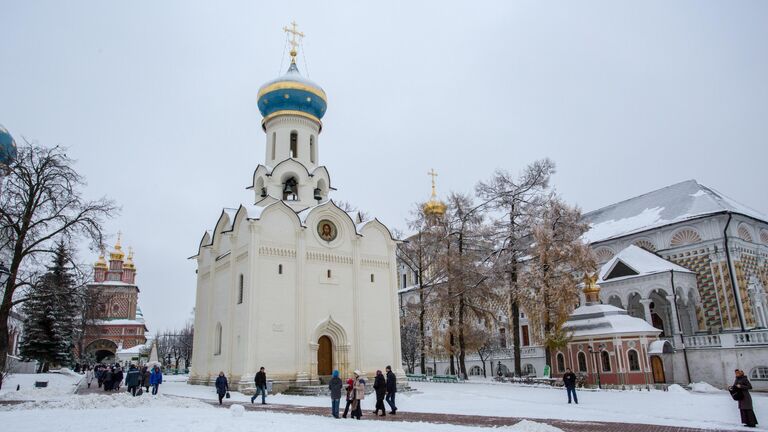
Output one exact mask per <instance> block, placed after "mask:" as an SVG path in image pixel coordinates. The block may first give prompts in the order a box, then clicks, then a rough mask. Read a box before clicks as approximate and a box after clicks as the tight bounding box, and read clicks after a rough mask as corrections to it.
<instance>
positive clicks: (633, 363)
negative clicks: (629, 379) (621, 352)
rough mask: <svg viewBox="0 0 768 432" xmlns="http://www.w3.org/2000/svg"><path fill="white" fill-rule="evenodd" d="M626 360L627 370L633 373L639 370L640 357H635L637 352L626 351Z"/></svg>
mask: <svg viewBox="0 0 768 432" xmlns="http://www.w3.org/2000/svg"><path fill="white" fill-rule="evenodd" d="M627 360H628V361H629V370H631V371H634V372H637V371H639V370H640V357H639V356H638V355H637V351H635V350H629V351H627Z"/></svg>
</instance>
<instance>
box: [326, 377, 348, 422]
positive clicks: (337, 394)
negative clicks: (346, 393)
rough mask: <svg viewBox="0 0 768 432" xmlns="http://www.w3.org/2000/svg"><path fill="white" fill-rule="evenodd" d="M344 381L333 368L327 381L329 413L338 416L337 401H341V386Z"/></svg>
mask: <svg viewBox="0 0 768 432" xmlns="http://www.w3.org/2000/svg"><path fill="white" fill-rule="evenodd" d="M343 386H344V383H342V382H341V378H339V371H337V370H334V371H333V376H332V377H331V381H329V382H328V390H330V391H331V415H332V416H333V417H334V418H339V402H341V388H342V387H343Z"/></svg>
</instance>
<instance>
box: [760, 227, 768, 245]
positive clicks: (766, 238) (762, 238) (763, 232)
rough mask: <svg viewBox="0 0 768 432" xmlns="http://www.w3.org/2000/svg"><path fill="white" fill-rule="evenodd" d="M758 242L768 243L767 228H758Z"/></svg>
mask: <svg viewBox="0 0 768 432" xmlns="http://www.w3.org/2000/svg"><path fill="white" fill-rule="evenodd" d="M760 242H762V243H763V244H764V245H768V230H764V229H761V230H760Z"/></svg>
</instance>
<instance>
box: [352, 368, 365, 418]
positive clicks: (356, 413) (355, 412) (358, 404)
mask: <svg viewBox="0 0 768 432" xmlns="http://www.w3.org/2000/svg"><path fill="white" fill-rule="evenodd" d="M361 374H362V372H360V371H359V370H356V371H355V383H354V389H353V390H352V391H353V399H352V414H351V415H352V418H356V419H358V420H360V418H362V417H363V399H365V379H364V378H363V377H362V376H360V375H361Z"/></svg>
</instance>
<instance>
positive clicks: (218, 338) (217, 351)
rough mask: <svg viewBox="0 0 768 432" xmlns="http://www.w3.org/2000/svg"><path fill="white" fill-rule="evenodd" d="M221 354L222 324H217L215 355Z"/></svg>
mask: <svg viewBox="0 0 768 432" xmlns="http://www.w3.org/2000/svg"><path fill="white" fill-rule="evenodd" d="M219 354H221V323H216V333H215V334H214V341H213V355H219Z"/></svg>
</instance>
